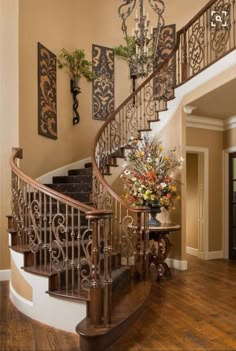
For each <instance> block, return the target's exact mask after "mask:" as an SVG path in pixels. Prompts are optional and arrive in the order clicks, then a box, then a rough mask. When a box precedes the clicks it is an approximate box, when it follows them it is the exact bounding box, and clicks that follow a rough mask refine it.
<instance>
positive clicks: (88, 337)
mask: <svg viewBox="0 0 236 351" xmlns="http://www.w3.org/2000/svg"><path fill="white" fill-rule="evenodd" d="M150 290H151V283H150V282H148V281H139V282H132V283H130V284H129V286H127V287H125V288H123V289H119V290H118V291H117V292H115V293H114V294H113V297H112V305H113V306H114V307H113V311H112V323H111V324H110V325H107V326H104V327H98V328H95V327H94V326H93V325H92V324H91V323H90V320H89V318H85V319H84V320H82V321H81V322H80V323H79V324H78V325H77V327H76V331H77V333H78V334H79V335H80V351H105V350H106V349H108V347H109V346H110V345H111V344H113V343H114V342H115V341H116V340H117V339H118V338H119V337H120V336H122V335H123V334H124V333H125V332H126V331H127V329H128V328H130V327H131V326H132V324H133V323H134V321H135V320H136V319H137V318H138V316H140V313H142V311H143V309H144V308H145V306H146V304H147V303H148V297H149V294H150Z"/></svg>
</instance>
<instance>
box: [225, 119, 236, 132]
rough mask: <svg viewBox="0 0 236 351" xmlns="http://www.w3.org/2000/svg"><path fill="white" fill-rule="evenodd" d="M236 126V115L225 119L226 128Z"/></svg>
mask: <svg viewBox="0 0 236 351" xmlns="http://www.w3.org/2000/svg"><path fill="white" fill-rule="evenodd" d="M233 128H236V116H232V117H229V118H227V119H226V120H225V123H224V130H228V129H233Z"/></svg>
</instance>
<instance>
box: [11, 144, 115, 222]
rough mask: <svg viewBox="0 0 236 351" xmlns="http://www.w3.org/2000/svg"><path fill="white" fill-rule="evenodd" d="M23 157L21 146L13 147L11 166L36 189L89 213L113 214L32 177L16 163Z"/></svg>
mask: <svg viewBox="0 0 236 351" xmlns="http://www.w3.org/2000/svg"><path fill="white" fill-rule="evenodd" d="M17 158H18V159H22V158H23V150H22V149H21V148H13V149H12V155H11V157H10V167H11V169H12V171H14V173H15V174H16V175H17V176H18V177H20V178H21V179H22V180H24V181H25V182H26V183H27V184H29V185H31V186H33V187H34V188H35V189H37V190H39V191H41V192H43V193H44V194H46V195H48V196H50V197H52V198H53V199H55V200H59V201H61V202H63V203H65V204H66V205H69V206H73V207H75V208H77V209H79V210H81V211H83V212H85V213H88V215H90V216H91V215H97V216H99V215H109V214H111V211H107V210H98V209H96V208H94V207H92V206H88V205H85V204H83V203H82V202H80V201H77V200H74V199H72V198H71V197H69V196H66V195H63V194H61V193H59V192H57V191H55V190H53V189H50V188H49V187H47V186H45V185H43V184H41V183H39V182H38V181H36V180H34V179H32V178H30V177H29V176H28V175H26V174H25V173H24V172H23V171H22V170H21V169H20V168H19V167H17V165H16V159H17Z"/></svg>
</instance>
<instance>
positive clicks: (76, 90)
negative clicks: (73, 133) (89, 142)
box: [70, 79, 81, 125]
mask: <svg viewBox="0 0 236 351" xmlns="http://www.w3.org/2000/svg"><path fill="white" fill-rule="evenodd" d="M70 91H71V93H72V95H73V112H74V116H73V124H74V125H75V124H78V123H79V121H80V115H79V112H78V107H79V101H78V99H77V95H79V94H80V93H81V89H80V87H79V80H78V79H71V81H70Z"/></svg>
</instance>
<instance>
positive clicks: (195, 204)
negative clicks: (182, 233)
mask: <svg viewBox="0 0 236 351" xmlns="http://www.w3.org/2000/svg"><path fill="white" fill-rule="evenodd" d="M186 188H187V191H186V201H187V206H186V245H187V246H189V247H192V248H194V249H198V209H199V200H198V155H197V154H192V153H187V156H186Z"/></svg>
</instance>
